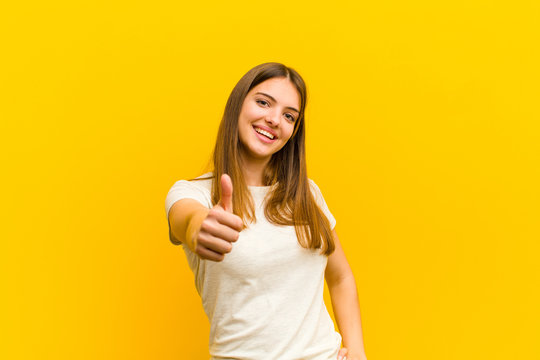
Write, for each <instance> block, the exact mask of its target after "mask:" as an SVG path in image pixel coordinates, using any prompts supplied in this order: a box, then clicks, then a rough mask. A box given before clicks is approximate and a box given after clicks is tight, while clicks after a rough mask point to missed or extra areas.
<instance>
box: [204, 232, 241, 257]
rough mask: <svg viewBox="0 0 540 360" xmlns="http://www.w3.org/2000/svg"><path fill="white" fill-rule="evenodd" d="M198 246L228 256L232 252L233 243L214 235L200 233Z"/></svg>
mask: <svg viewBox="0 0 540 360" xmlns="http://www.w3.org/2000/svg"><path fill="white" fill-rule="evenodd" d="M197 244H198V245H201V246H202V247H205V248H207V249H209V250H212V251H214V252H216V253H218V254H227V253H230V252H231V250H232V244H231V242H229V241H227V240H224V239H221V238H218V237H216V236H213V235H212V234H209V233H207V232H200V233H199V238H198V239H197Z"/></svg>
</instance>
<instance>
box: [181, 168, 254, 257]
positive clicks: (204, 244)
mask: <svg viewBox="0 0 540 360" xmlns="http://www.w3.org/2000/svg"><path fill="white" fill-rule="evenodd" d="M220 180H221V199H220V201H219V202H218V203H217V204H216V205H215V206H214V207H213V208H212V209H210V210H208V209H206V210H205V211H203V212H200V213H198V214H196V215H195V216H193V219H192V220H191V221H190V223H189V226H188V230H187V233H188V236H189V238H190V239H192V241H190V244H191V246H190V248H191V250H192V251H193V252H194V253H196V254H197V255H199V257H200V258H201V259H208V260H212V261H222V260H223V259H224V258H225V254H227V253H229V252H231V250H232V243H233V242H235V241H236V240H238V237H239V236H240V231H242V226H243V222H242V219H240V217H239V216H237V215H235V214H233V212H232V207H233V206H232V193H233V186H232V182H231V178H230V177H229V175H227V174H223V175H222V176H221V179H220Z"/></svg>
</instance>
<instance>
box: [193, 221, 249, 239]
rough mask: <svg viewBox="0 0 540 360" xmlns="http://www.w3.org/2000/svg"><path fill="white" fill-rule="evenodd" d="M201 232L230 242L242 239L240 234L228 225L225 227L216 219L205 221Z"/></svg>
mask: <svg viewBox="0 0 540 360" xmlns="http://www.w3.org/2000/svg"><path fill="white" fill-rule="evenodd" d="M201 232H202V233H208V234H210V235H212V236H214V237H216V238H219V239H223V240H225V241H228V242H235V241H236V240H238V237H240V232H239V231H237V230H236V229H233V228H231V227H229V226H227V225H223V224H221V223H220V222H218V221H217V220H215V219H212V220H210V219H209V220H208V221H204V222H203V223H202V225H201Z"/></svg>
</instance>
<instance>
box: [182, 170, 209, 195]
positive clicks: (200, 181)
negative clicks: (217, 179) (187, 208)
mask: <svg viewBox="0 0 540 360" xmlns="http://www.w3.org/2000/svg"><path fill="white" fill-rule="evenodd" d="M180 181H185V182H186V183H187V184H189V185H190V186H195V187H198V188H202V189H205V190H207V191H212V184H213V181H214V174H213V173H212V172H211V171H210V172H207V173H204V174H202V175H199V176H197V177H196V178H192V179H188V180H180Z"/></svg>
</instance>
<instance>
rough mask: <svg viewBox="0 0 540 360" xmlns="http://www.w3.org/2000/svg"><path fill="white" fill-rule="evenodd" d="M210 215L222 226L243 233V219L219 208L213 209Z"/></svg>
mask: <svg viewBox="0 0 540 360" xmlns="http://www.w3.org/2000/svg"><path fill="white" fill-rule="evenodd" d="M208 215H209V216H211V217H213V218H215V219H216V220H217V221H218V222H219V223H220V224H222V225H225V226H228V227H230V228H232V229H235V230H237V231H241V230H242V226H243V225H244V224H243V222H242V219H240V216H238V215H235V214H233V213H230V212H227V211H224V210H221V209H219V208H212V209H211V210H210V212H209V214H208Z"/></svg>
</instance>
